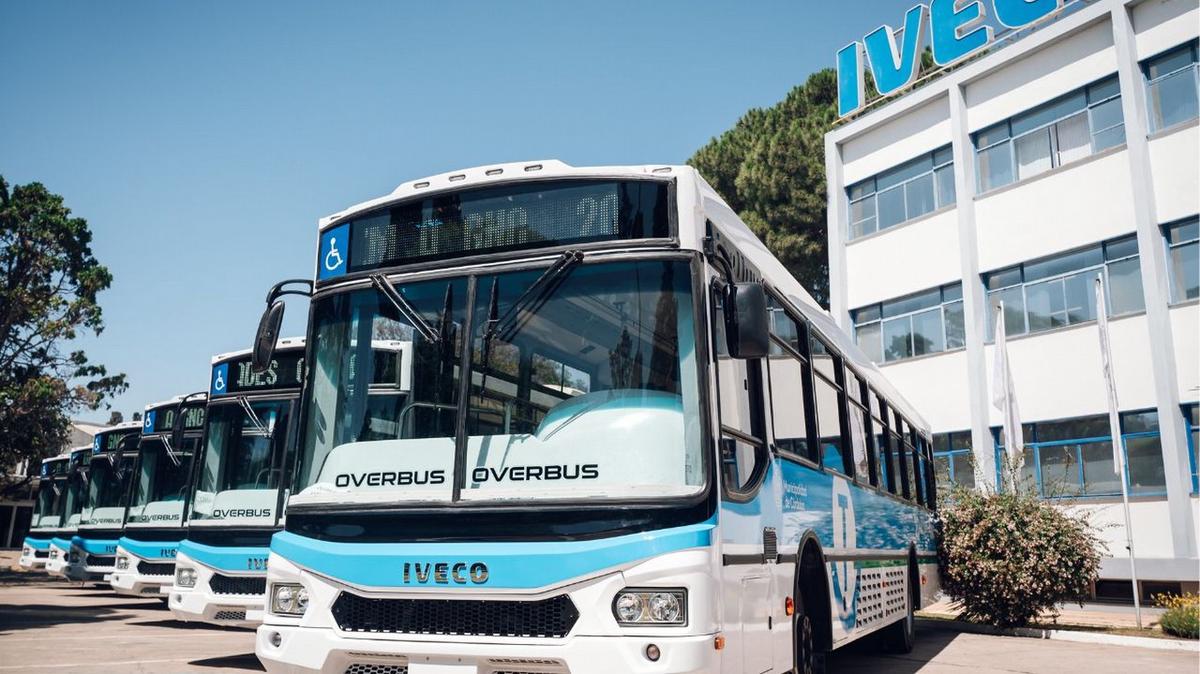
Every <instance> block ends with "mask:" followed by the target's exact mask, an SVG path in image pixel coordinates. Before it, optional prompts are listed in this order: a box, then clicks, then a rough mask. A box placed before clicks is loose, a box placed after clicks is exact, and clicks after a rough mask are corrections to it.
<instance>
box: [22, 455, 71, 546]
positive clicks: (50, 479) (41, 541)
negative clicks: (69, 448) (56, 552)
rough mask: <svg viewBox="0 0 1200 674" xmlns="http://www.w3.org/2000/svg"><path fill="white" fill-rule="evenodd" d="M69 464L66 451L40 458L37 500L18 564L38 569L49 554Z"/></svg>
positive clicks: (65, 489) (65, 487)
mask: <svg viewBox="0 0 1200 674" xmlns="http://www.w3.org/2000/svg"><path fill="white" fill-rule="evenodd" d="M70 465H71V455H70V454H69V453H66V454H59V455H58V456H53V457H50V458H48V459H42V466H41V469H40V471H39V472H38V478H39V479H38V490H37V500H36V501H35V502H34V505H33V516H32V517H31V518H30V521H29V535H28V536H26V537H25V540H24V541H23V542H22V544H21V559H20V560H19V561H18V562H17V563H18V564H20V565H21V568H24V569H40V568H42V567H44V566H45V565H46V560H48V559H49V558H50V539H52V538H54V533H55V531H56V530H57V529H58V528H59V527H58V525H59V520H60V515H59V511H58V506H59V503H60V502H61V501H62V499H63V498H64V497H65V495H66V493H67V474H68V473H69V472H70V471H69V468H70Z"/></svg>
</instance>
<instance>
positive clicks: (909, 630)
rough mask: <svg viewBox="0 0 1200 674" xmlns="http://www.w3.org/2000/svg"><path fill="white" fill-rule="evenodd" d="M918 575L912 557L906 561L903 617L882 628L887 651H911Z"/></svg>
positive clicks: (900, 652) (917, 598)
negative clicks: (906, 579) (905, 599)
mask: <svg viewBox="0 0 1200 674" xmlns="http://www.w3.org/2000/svg"><path fill="white" fill-rule="evenodd" d="M918 578H919V576H918V574H917V566H916V562H915V561H914V560H912V559H910V560H909V562H908V588H907V589H908V592H906V593H905V595H906V598H907V600H908V601H907V602H906V603H907V605H908V606H907V609H906V610H905V612H904V618H902V619H900V620H897V621H896V622H894V623H892V624H891V625H888V626H887V627H885V628H883V630H882V634H881V636H882V637H883V648H884V650H885V651H887V652H888V653H895V654H899V655H903V654H905V653H911V652H912V649H913V645H914V643H915V642H916V637H917V634H916V616H915V615H914V613H915V611H916V608H915V607H916V605H917V603H918V602H919V601H920V599H919V597H920V595H919V594H918V593H919V592H920V589H919V582H920V581H919V580H918Z"/></svg>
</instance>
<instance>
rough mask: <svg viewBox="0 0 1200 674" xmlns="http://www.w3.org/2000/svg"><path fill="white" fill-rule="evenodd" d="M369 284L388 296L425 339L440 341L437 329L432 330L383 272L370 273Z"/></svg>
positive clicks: (397, 309)
mask: <svg viewBox="0 0 1200 674" xmlns="http://www.w3.org/2000/svg"><path fill="white" fill-rule="evenodd" d="M371 284H372V285H374V286H375V288H376V289H377V290H378V291H379V292H380V294H382V295H383V296H384V297H386V298H388V301H390V302H391V303H392V306H394V307H396V311H399V312H400V315H401V316H402V317H403V318H404V319H405V320H407V321H408V322H409V323H410V324H412V326H413V328H415V329H416V331H417V332H419V333H421V336H422V337H424V338H425V341H427V342H433V343H434V344H437V343H440V342H441V341H442V338H441V335H439V334H438V331H437V330H434V329H433V326H431V325H430V324H429V323H428V322H427V321H426V320H425V319H424V318H422V316H421V314H420V312H418V311H417V309H416V307H414V306H413V305H412V303H410V302H409V301H408V300H406V299H404V296H403V295H401V294H400V291H398V290H396V286H394V285H392V282H391V281H389V280H387V277H386V276H384V275H383V274H371Z"/></svg>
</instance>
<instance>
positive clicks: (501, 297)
mask: <svg viewBox="0 0 1200 674" xmlns="http://www.w3.org/2000/svg"><path fill="white" fill-rule="evenodd" d="M545 271H546V270H545V269H533V270H527V271H516V272H506V273H501V274H489V275H480V276H479V277H478V280H477V284H476V292H475V306H474V308H473V312H472V313H473V320H472V325H471V326H469V329H468V330H467V331H466V334H468V335H469V338H470V349H471V361H470V362H471V369H470V384H471V385H470V387H469V389H468V390H469V393H468V395H469V399H468V400H467V401H466V404H465V405H462V406H460V405H459V404H458V402H459V395H460V393H459V391H460V374H459V368H458V364H459V361H460V358H461V355H460V354H461V352H462V349H463V344H462V339H463V332H464V331H463V330H462V329H461V328H462V326H463V323H464V321H465V313H466V306H465V304H466V302H465V291H466V285H467V284H466V280H465V279H452V280H436V281H421V282H414V283H408V284H401V285H399V286H397V287H396V290H397V292H398V293H399V294H400V295H401V296H402V297H403V298H404V299H405V300H406V301H407V302H408V303H409V304H410V305H411V306H412V307H413V308H414V309H416V311H417V313H419V314H420V318H421V319H423V320H421V321H416V322H418V323H423V324H424V326H423V327H421V326H414V325H413V321H410V320H407V319H405V318H403V317H402V314H403V313H404V312H402V311H401V310H400V308H399V307H397V306H396V303H394V302H393V301H391V300H389V299H388V298H387V297H386V296H384V294H383V293H382V292H380V291H378V290H376V289H373V288H371V289H362V290H354V291H350V292H346V293H341V294H337V295H332V296H330V297H326V298H323V299H320V300H317V301H315V302H314V304H313V328H312V334H313V335H314V337H315V340H316V341H315V343H314V344H313V345H312V346H313V354H312V355H313V362H314V363H315V366H314V370H313V371H312V373H311V375H312V376H311V377H310V379H309V384H310V385H309V387H308V388H307V389H306V392H305V395H306V396H307V397H308V401H307V403H308V404H307V407H306V410H307V412H306V413H307V415H308V417H307V419H306V420H305V421H306V432H305V437H304V441H303V447H302V455H301V461H300V471H299V474H298V476H297V480H296V487H297V490H298V493H297V494H296V495H295V496H293V498H292V501H291V503H293V504H301V503H313V502H337V501H344V500H345V498H346V495H347V494H349V493H352V494H354V496H353V498H354V500H355V501H356V502H360V503H380V504H383V503H392V502H423V501H434V502H444V501H448V500H452V499H453V498H454V495H455V489H454V486H455V482H456V481H457V484H458V486H459V492H460V493H459V494H458V497H459V498H460V499H461V500H464V501H470V500H497V499H501V500H503V499H521V500H530V499H558V500H561V499H581V498H641V497H670V496H682V495H687V494H692V493H695V492H698V491H699V490H700V489H701V488H702V487H703V483H704V470H703V461H702V452H701V446H700V411H699V404H700V399H699V393H698V391H697V382H698V376H697V365H696V348H695V322H694V319H693V309H692V292H691V284H692V277H691V270H690V267H689V265H688V263H687V262H683V261H678V262H676V261H662V260H657V261H652V260H638V261H624V262H608V263H597V264H583V265H580V266H578V267H575V268H573V269H571V270H569V271H568V272H566V273H565V274H562V275H559V276H558V278H556V279H555V280H554V281H552V282H549V283H538V279H539V278H541V277H542V275H543V273H544V272H545ZM530 289H533V290H532V291H530V292H527V291H529V290H530ZM385 338H386V339H396V340H400V341H401V342H408V343H409V344H410V345H411V347H410V351H411V353H412V357H411V358H403V359H398V360H397V359H391V360H388V361H386V363H388V365H387V367H394V366H395V365H399V367H400V368H401V369H402V371H401V372H400V373H399V375H398V376H399V379H400V380H401V381H407V382H409V384H410V388H409V390H407V391H403V392H400V393H398V394H396V395H394V396H391V397H390V398H389V397H388V396H387V395H386V389H383V388H381V386H380V384H379V383H378V381H372V382H371V383H370V384H369V385H367V386H363V385H362V382H361V381H360V380H361V378H362V376H363V373H372V374H374V373H375V372H376V371H377V370H378V369H379V368H380V365H379V362H378V361H379V358H380V353H379V351H378V349H374V350H373V349H372V348H371V347H370V346H369V345H370V344H371V343H372V340H379V339H385ZM404 370H407V372H405V371H404ZM385 400H387V402H386V403H385V402H384V401H385ZM460 407H462V408H463V409H464V410H465V414H466V418H465V419H463V420H461V421H462V423H463V426H464V428H465V438H464V441H465V445H466V464H465V466H464V470H463V471H462V473H461V474H457V475H456V474H455V473H454V466H455V454H456V433H455V431H456V428H457V423H458V422H459V421H460V420H459V419H458V418H457V413H458V409H459V408H460Z"/></svg>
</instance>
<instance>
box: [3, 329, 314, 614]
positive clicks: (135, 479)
mask: <svg viewBox="0 0 1200 674" xmlns="http://www.w3.org/2000/svg"><path fill="white" fill-rule="evenodd" d="M303 369H304V340H303V339H284V340H280V342H279V345H278V348H277V349H276V350H275V353H274V357H273V359H272V361H271V362H270V363H268V364H267V367H266V368H264V369H263V371H261V372H254V371H252V368H251V364H250V357H249V352H248V351H244V352H240V353H231V354H224V355H219V356H216V357H215V358H213V363H212V378H211V386H210V390H209V392H208V393H207V394H206V393H203V392H202V393H196V394H192V395H187V396H179V397H176V398H174V399H172V400H169V401H166V402H161V403H154V404H151V405H147V406H146V410H145V413H144V415H143V417H142V420H141V421H140V422H138V421H135V422H129V423H123V424H119V425H116V426H112V427H109V428H105V429H102V430H100V431H99V432H98V433H96V435H95V437H94V438H93V442H92V445H91V446H90V447H78V448H75V449H73V450H71V451H70V452H67V453H64V454H61V455H59V456H56V457H53V458H50V459H46V460H45V461H43V462H42V469H41V477H42V479H41V484H40V486H39V489H38V496H37V502H36V508H35V512H34V517H33V522H32V526H31V528H30V532H29V536H28V537H26V539H25V542H24V545H23V548H22V553H21V560H20V564H21V566H23V567H26V568H38V567H42V566H44V567H45V570H46V572H47V573H49V574H50V575H52V576H61V577H64V578H67V579H68V580H72V581H79V582H99V583H107V584H110V585H111V587H112V589H113V590H115V591H116V592H117V593H119V594H124V595H134V596H151V597H156V598H160V599H162V600H163V601H164V602H166V603H168V605H169V606H170V608H171V611H172V613H174V614H175V616H176V617H177V618H179V619H181V620H192V621H202V622H211V623H217V624H224V625H245V626H257V625H258V624H259V622H260V621H261V618H262V606H263V602H264V597H265V594H266V560H267V550H268V546H269V544H270V539H271V535H272V534H274V533H275V532H276V531H278V529H279V518H278V517H277V514H279V513H282V505H281V504H282V501H283V500H284V499H285V498H286V491H285V490H284V489H283V482H284V481H283V479H282V475H283V474H284V471H285V465H286V462H287V461H289V460H290V459H291V457H292V454H291V453H289V452H288V451H287V448H288V447H289V446H291V445H289V444H288V443H289V441H290V437H289V434H290V433H291V432H292V425H291V420H292V419H293V418H294V414H293V408H294V406H295V404H296V401H297V399H298V397H299V393H300V385H301V382H302V381H303Z"/></svg>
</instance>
